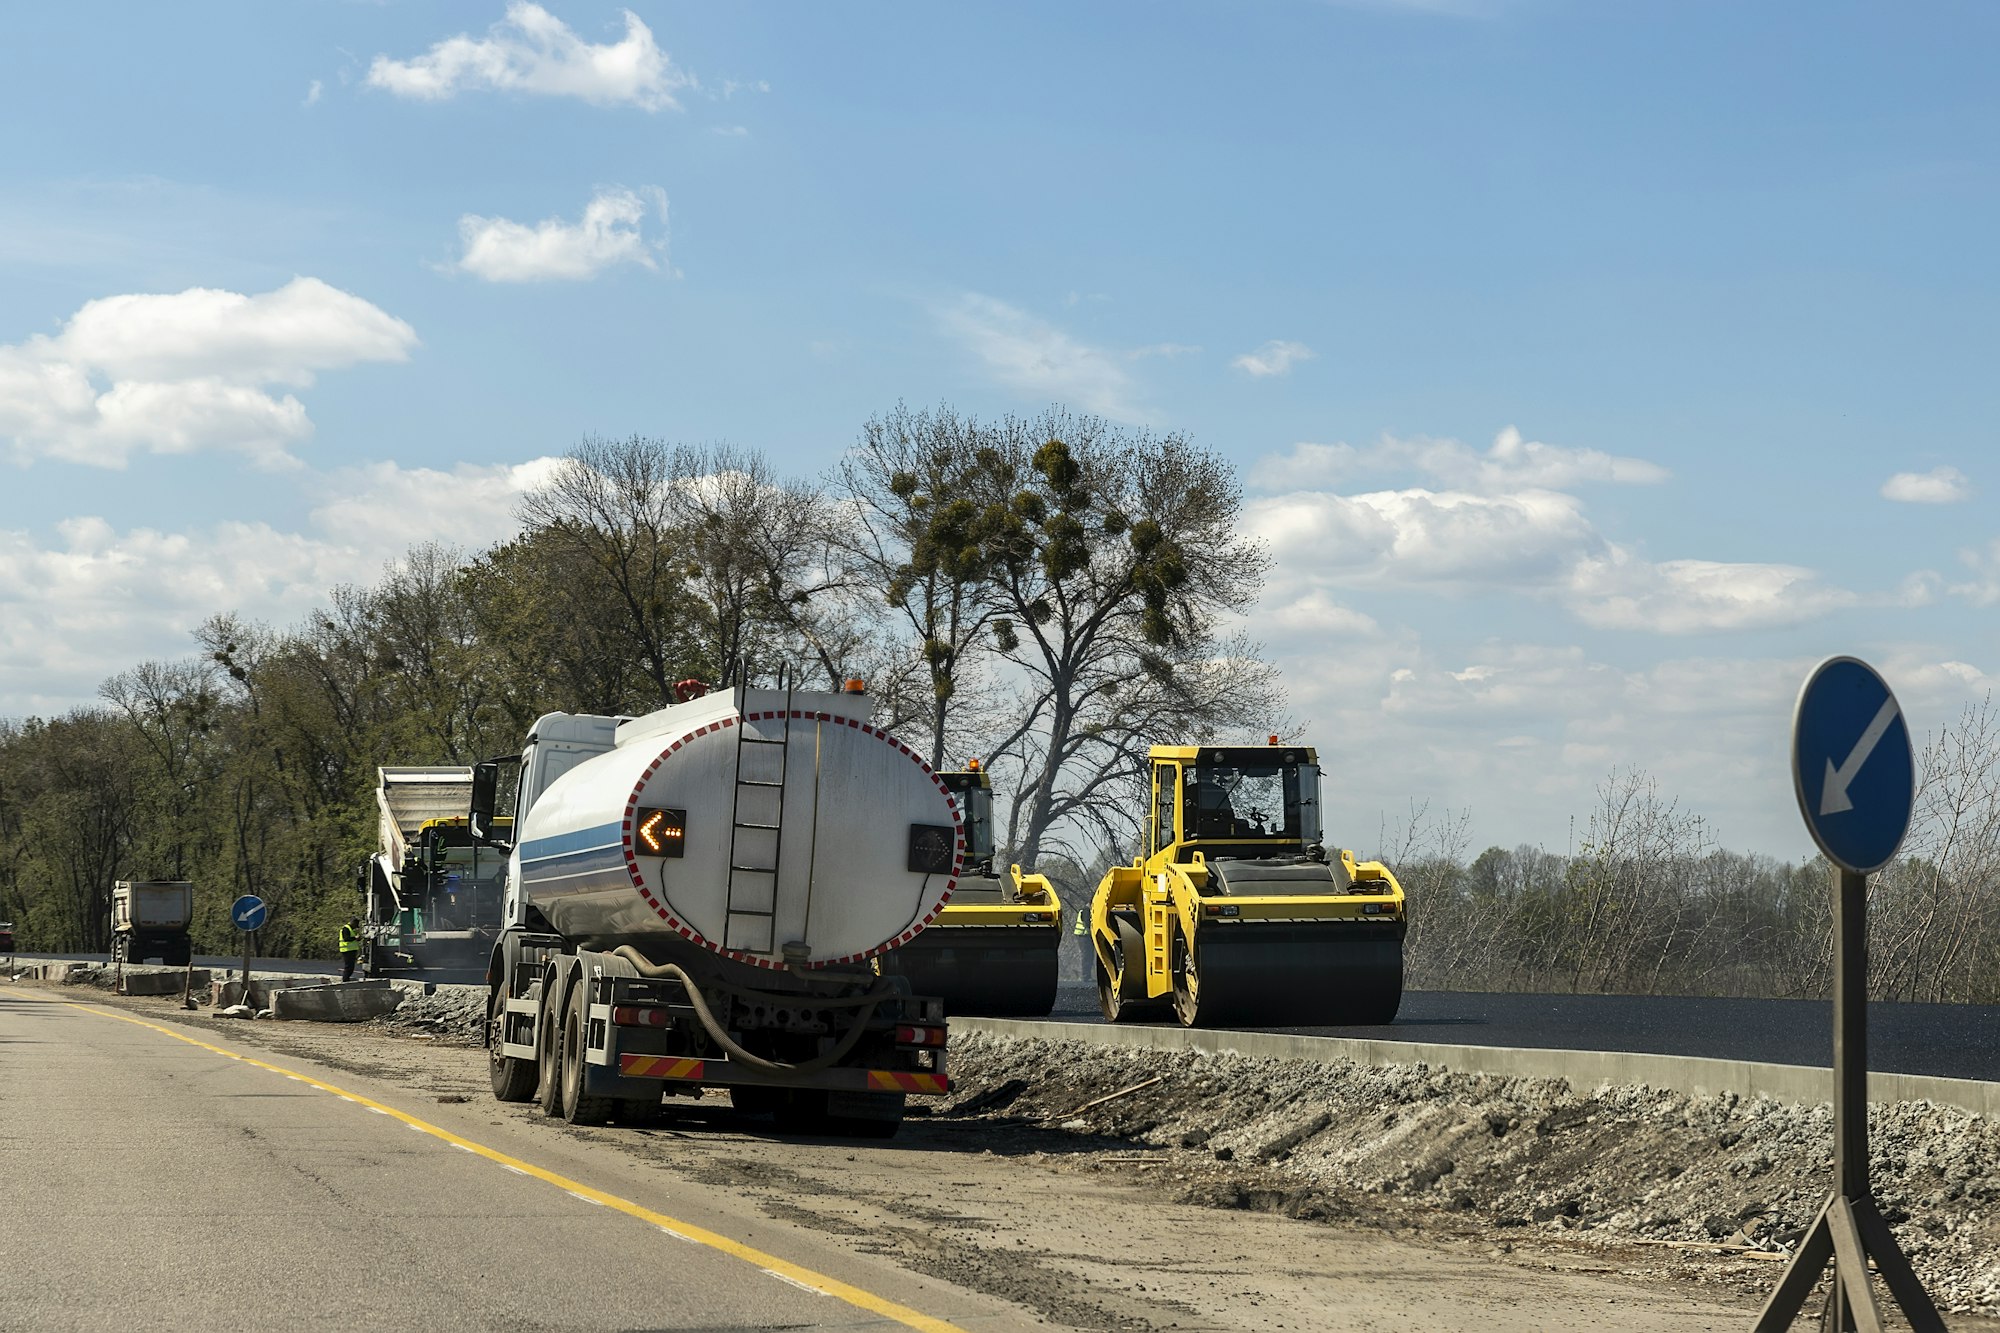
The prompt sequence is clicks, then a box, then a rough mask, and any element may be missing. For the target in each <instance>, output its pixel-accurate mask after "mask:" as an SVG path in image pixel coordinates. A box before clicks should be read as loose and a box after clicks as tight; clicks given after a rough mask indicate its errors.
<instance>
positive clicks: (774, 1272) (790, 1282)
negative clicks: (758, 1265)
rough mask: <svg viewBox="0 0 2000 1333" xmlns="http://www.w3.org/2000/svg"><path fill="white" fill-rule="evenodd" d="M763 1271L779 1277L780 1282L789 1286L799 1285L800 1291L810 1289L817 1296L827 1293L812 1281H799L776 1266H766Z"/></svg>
mask: <svg viewBox="0 0 2000 1333" xmlns="http://www.w3.org/2000/svg"><path fill="white" fill-rule="evenodd" d="M763 1272H764V1273H765V1275H766V1276H769V1277H774V1278H776V1279H778V1281H780V1282H782V1283H784V1284H785V1285H786V1286H788V1287H797V1288H798V1289H799V1290H800V1291H809V1292H811V1293H812V1294H813V1295H815V1296H824V1295H826V1293H825V1292H823V1291H821V1290H820V1289H819V1288H818V1287H815V1286H814V1285H813V1284H812V1283H810V1282H801V1281H799V1280H798V1279H797V1278H795V1277H790V1276H787V1275H786V1274H784V1273H780V1272H779V1271H778V1270H777V1269H775V1268H766V1269H764V1270H763Z"/></svg>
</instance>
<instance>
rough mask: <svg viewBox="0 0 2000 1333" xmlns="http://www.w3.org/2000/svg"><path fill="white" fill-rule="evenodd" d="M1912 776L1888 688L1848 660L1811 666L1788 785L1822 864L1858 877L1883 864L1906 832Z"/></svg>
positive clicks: (1903, 730) (1795, 720)
mask: <svg viewBox="0 0 2000 1333" xmlns="http://www.w3.org/2000/svg"><path fill="white" fill-rule="evenodd" d="M1916 773H1917V764H1916V759H1915V757H1914V756H1913V755H1912V754H1911V752H1910V729H1909V727H1908V725H1907V724H1905V723H1904V721H1903V710H1902V709H1901V708H1900V707H1899V706H1898V705H1897V703H1896V696H1895V694H1894V693H1893V692H1891V690H1890V689H1889V683H1888V682H1887V681H1885V680H1883V679H1882V677H1880V676H1878V675H1876V674H1875V669H1874V668H1873V667H1871V666H1869V665H1868V664H1867V663H1866V662H1861V661H1857V660H1856V659H1854V658H1852V657H1829V658H1828V659H1827V660H1826V661H1824V662H1821V663H1820V664H1819V666H1817V667H1815V668H1814V669H1813V673H1812V674H1811V675H1810V676H1808V677H1806V683H1805V688H1803V689H1801V690H1800V691H1799V702H1798V708H1797V709H1796V711H1795V712H1794V714H1793V717H1792V786H1793V789H1794V790H1795V791H1796V792H1797V793H1798V798H1799V813H1800V814H1802V815H1804V816H1805V818H1806V828H1807V830H1809V831H1810V832H1811V833H1812V836H1813V841H1814V842H1816V843H1818V844H1819V849H1820V850H1821V851H1823V852H1825V853H1826V859H1827V860H1829V861H1831V862H1833V863H1834V864H1835V865H1837V866H1839V867H1840V868H1841V869H1843V870H1851V871H1853V872H1854V873H1855V874H1857V875H1872V874H1874V873H1875V872H1876V871H1877V870H1880V869H1881V868H1882V867H1883V866H1885V865H1887V864H1889V861H1890V859H1891V858H1892V857H1894V856H1895V855H1896V849H1897V848H1899V847H1901V846H1902V845H1903V834H1904V833H1905V832H1907V831H1908V830H1909V827H1910V807H1911V805H1912V804H1913V803H1914V802H1915V800H1916V794H1917V783H1916Z"/></svg>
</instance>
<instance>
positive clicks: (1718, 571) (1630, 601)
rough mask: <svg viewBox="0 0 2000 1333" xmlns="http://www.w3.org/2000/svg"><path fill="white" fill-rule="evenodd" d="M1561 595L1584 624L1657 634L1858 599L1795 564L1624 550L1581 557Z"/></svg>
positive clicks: (1782, 617)
mask: <svg viewBox="0 0 2000 1333" xmlns="http://www.w3.org/2000/svg"><path fill="white" fill-rule="evenodd" d="M1562 599H1563V601H1564V603H1565V604H1566V605H1567V606H1568V607H1569V608H1570V610H1571V611H1572V612H1574V613H1575V614H1576V616H1577V617H1578V618H1579V619H1581V620H1582V621H1583V622H1584V623H1586V624H1589V625H1595V626H1597V627H1599V628H1601V629H1624V630H1648V631H1651V632H1653V633H1657V634H1695V633H1702V632H1706V631H1711V630H1739V629H1764V628H1769V627H1772V626H1781V625H1799V624H1803V623H1805V622H1806V621H1809V620H1817V619H1819V618H1820V617H1821V616H1824V615H1827V614H1830V613H1831V612H1834V611H1838V610H1840V609H1842V608H1844V607H1849V606H1853V605H1854V604H1855V603H1856V601H1857V600H1858V599H1857V598H1856V597H1855V595H1854V594H1853V593H1851V592H1848V591H1847V590H1846V589H1844V588H1835V587H1832V586H1830V585H1828V584H1826V583H1824V582H1822V581H1821V580H1820V577H1819V576H1818V575H1817V574H1815V573H1814V572H1813V571H1812V570H1810V569H1802V568H1800V567H1798V566H1796V565H1777V564H1755V563H1747V564H1732V563H1726V562H1723V561H1717V560H1666V561H1662V562H1660V563H1658V564H1652V563H1648V562H1646V561H1643V560H1638V559H1635V558H1633V557H1632V556H1631V555H1630V554H1629V553H1627V552H1625V551H1622V550H1613V551H1612V552H1611V553H1610V554H1609V555H1607V556H1606V557H1603V558H1599V559H1584V560H1580V561H1578V563H1577V565H1576V566H1575V568H1574V569H1573V570H1572V571H1571V573H1570V579H1569V586H1568V587H1567V588H1566V589H1565V590H1564V591H1563V595H1562Z"/></svg>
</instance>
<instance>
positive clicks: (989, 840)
mask: <svg viewBox="0 0 2000 1333" xmlns="http://www.w3.org/2000/svg"><path fill="white" fill-rule="evenodd" d="M938 777H939V778H941V779H942V780H943V781H944V784H945V787H946V789H947V790H949V791H950V792H951V793H952V796H953V797H954V799H956V800H957V802H958V805H959V809H960V810H961V811H963V812H964V815H965V872H964V873H963V874H962V875H960V876H959V879H958V889H957V891H956V892H954V893H953V894H952V897H951V901H950V902H948V903H946V904H945V906H944V910H943V911H942V912H940V913H938V919H937V920H936V921H934V922H932V923H931V924H930V925H928V926H926V927H925V928H924V930H923V933H921V934H920V935H918V936H917V937H916V938H915V939H913V940H911V941H910V942H909V943H908V944H905V945H903V946H901V947H899V948H897V949H895V950H893V951H891V952H890V953H887V954H884V955H883V957H882V962H881V970H882V972H883V973H884V974H885V975H894V976H902V977H907V978H909V981H910V985H911V987H912V988H913V989H915V990H916V991H917V992H918V993H919V994H922V995H936V996H939V997H941V998H942V999H943V1000H944V1007H945V1012H946V1013H947V1014H954V1015H957V1014H965V1015H982V1016H990V1017H1000V1018H1023V1017H1030V1016H1038V1015H1042V1014H1046V1013H1048V1012H1049V1011H1050V1010H1051V1009H1053V1008H1055V1003H1056V984H1057V969H1058V965H1059V960H1060V958H1061V949H1062V941H1063V934H1062V903H1061V901H1060V900H1059V899H1058V898H1057V897H1056V891H1055V888H1054V886H1053V885H1051V884H1050V883H1049V881H1048V879H1047V878H1046V877H1044V876H1042V875H1027V874H1023V873H1021V867H1019V866H1017V865H1016V866H1008V867H1007V868H1006V871H1005V873H1002V872H1001V870H1000V868H999V867H998V866H997V865H995V864H994V861H995V853H994V848H993V780H992V779H991V778H990V777H989V776H987V773H986V771H985V770H984V769H982V768H980V767H979V764H978V761H976V760H975V761H973V762H972V763H971V764H969V765H967V766H966V767H965V768H964V769H960V770H957V771H955V772H947V773H940V774H938Z"/></svg>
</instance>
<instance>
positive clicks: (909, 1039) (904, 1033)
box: [896, 1027, 944, 1046]
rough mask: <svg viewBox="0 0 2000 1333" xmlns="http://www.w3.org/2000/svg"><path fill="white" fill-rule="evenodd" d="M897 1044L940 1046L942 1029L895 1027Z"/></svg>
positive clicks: (942, 1034) (942, 1043)
mask: <svg viewBox="0 0 2000 1333" xmlns="http://www.w3.org/2000/svg"><path fill="white" fill-rule="evenodd" d="M896 1044H897V1045H898V1046H942V1045H944V1029H943V1028H933V1027H900V1028H897V1029H896Z"/></svg>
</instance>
